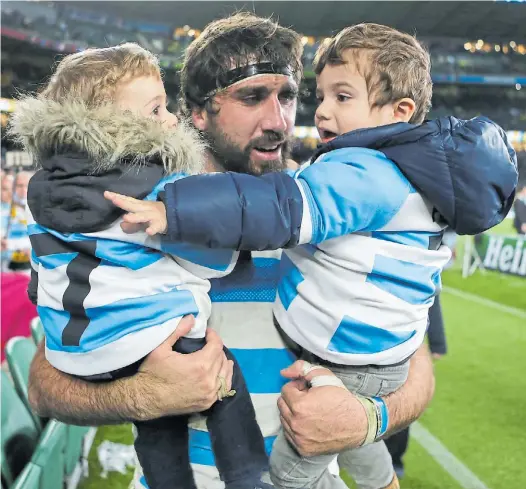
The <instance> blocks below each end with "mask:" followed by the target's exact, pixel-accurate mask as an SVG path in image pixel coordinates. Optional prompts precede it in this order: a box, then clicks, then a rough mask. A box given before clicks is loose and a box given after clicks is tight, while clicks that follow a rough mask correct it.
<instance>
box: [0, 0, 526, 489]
mask: <svg viewBox="0 0 526 489" xmlns="http://www.w3.org/2000/svg"><path fill="white" fill-rule="evenodd" d="M242 9H245V10H251V11H254V12H255V13H257V14H258V15H261V16H269V15H273V16H274V17H275V18H276V19H278V20H279V22H280V23H281V24H282V25H286V26H290V27H292V28H294V29H295V30H296V31H298V32H299V33H301V34H302V36H303V37H302V41H303V44H304V46H305V52H304V59H303V61H304V69H305V80H304V82H303V87H302V91H301V93H302V95H301V98H300V101H299V104H298V115H297V120H296V129H295V137H296V140H295V143H294V152H293V158H294V159H295V160H296V161H297V162H299V163H301V162H304V161H307V160H308V159H309V157H310V155H311V154H312V152H313V150H314V149H315V148H316V145H317V144H318V137H317V132H316V130H315V128H314V127H313V120H314V112H315V108H316V101H315V97H314V93H315V77H314V73H313V71H312V66H311V63H312V60H313V57H314V53H315V52H316V49H317V47H318V45H319V43H320V42H321V41H322V40H323V39H324V38H325V37H327V36H330V35H331V34H333V33H335V32H337V31H338V30H340V29H341V28H343V27H345V26H348V25H350V24H353V23H359V22H377V23H381V24H387V25H390V26H392V27H395V28H397V29H400V30H403V31H406V32H410V33H415V34H416V35H417V36H418V38H419V39H420V40H421V41H423V43H424V44H425V45H426V46H427V47H428V49H429V51H430V54H431V59H432V78H433V82H434V95H433V108H432V111H431V113H430V115H429V118H435V117H439V116H443V115H454V116H456V117H459V118H470V117H474V116H477V115H485V116H487V117H489V118H490V119H492V120H494V121H496V122H497V123H498V124H500V125H501V126H502V127H503V128H504V130H505V131H506V132H507V135H508V138H509V140H510V141H511V142H512V144H513V146H514V147H515V149H516V151H517V153H518V157H519V173H520V183H519V190H521V189H523V188H525V187H526V3H524V2H515V1H509V2H507V1H503V2H498V1H497V2H495V1H478V2H471V1H465V2H456V1H450V2H434V1H433V2H431V1H427V2H424V1H411V2H395V1H389V2H375V1H368V2H333V1H325V2H317V1H313V2H301V3H299V2H290V1H280V2H273V1H268V2H258V1H254V2H223V1H214V2H210V1H166V2H140V1H137V2H129V1H127V2H122V1H121V2H111V1H105V2H82V1H78V2H77V1H75V2H74V1H63V2H45V1H38V2H37V1H3V2H2V4H1V41H2V46H1V98H0V110H1V126H2V138H1V152H2V153H1V154H2V360H3V359H4V353H7V356H8V357H9V356H10V355H9V353H10V351H11V357H16V358H14V359H11V363H10V365H9V366H10V368H11V371H10V376H11V380H14V381H15V384H14V385H15V387H16V386H17V385H18V392H17V394H16V396H18V398H19V400H21V402H22V407H21V408H20V409H26V408H27V390H26V391H25V392H24V388H23V381H24V378H26V379H27V365H28V364H29V361H30V359H31V355H32V352H33V349H32V348H33V347H29V346H27V345H25V346H24V347H23V348H22V350H24V348H25V349H26V350H24V353H23V354H18V353H13V351H14V350H15V348H14V347H12V348H11V350H10V349H9V347H8V349H7V350H6V351H4V347H5V345H6V343H8V340H10V339H11V338H13V337H15V338H16V337H20V336H23V337H27V336H30V334H31V331H30V322H31V319H32V318H34V317H35V316H36V312H35V310H34V308H33V306H32V305H31V304H29V303H28V302H27V299H26V295H25V288H26V286H27V280H28V275H27V274H28V268H29V253H30V250H29V245H28V240H27V232H26V231H25V224H26V223H25V214H24V205H25V194H26V192H27V181H28V179H29V178H30V176H31V173H30V171H27V170H28V169H29V168H28V167H29V165H30V164H31V162H30V161H29V160H28V158H27V155H25V154H24V153H22V152H20V151H19V150H18V148H16V147H14V146H13V144H12V143H11V142H10V141H9V140H8V139H7V138H6V137H5V135H4V133H5V127H6V124H7V123H8V121H9V117H10V115H11V114H12V113H13V112H14V111H16V97H17V96H18V95H19V94H20V93H26V92H33V91H36V90H38V89H39V88H40V86H41V85H42V84H43V83H45V82H46V80H47V78H48V77H49V75H50V73H51V69H52V67H53V66H54V65H55V64H56V62H57V61H58V60H60V58H61V56H64V55H65V54H69V53H73V52H76V51H82V50H84V49H86V48H88V47H105V46H110V45H115V44H118V43H121V42H124V41H134V42H137V43H139V44H141V45H142V46H144V47H145V48H147V49H149V50H150V51H152V52H154V53H156V54H157V55H158V56H159V59H160V61H161V66H162V67H163V69H164V72H165V84H166V89H167V93H168V96H169V97H170V99H171V102H172V103H173V104H176V103H177V95H178V90H179V74H178V71H179V68H180V66H181V59H182V56H183V54H184V51H185V49H186V47H187V46H188V45H189V44H190V43H191V42H192V41H193V40H194V39H195V38H197V37H198V36H199V34H200V32H201V30H202V29H203V28H204V26H205V25H206V24H207V23H208V22H210V21H211V20H213V19H215V18H218V17H222V16H225V15H228V14H230V13H233V12H235V11H237V10H242ZM521 205H524V206H525V208H526V195H525V191H524V190H522V192H519V193H518V199H517V202H516V205H515V207H514V210H512V211H511V212H510V215H509V216H508V218H507V219H506V220H505V221H504V222H503V223H502V224H501V225H499V226H498V227H497V228H495V229H493V230H491V231H490V232H488V233H485V234H484V235H481V236H478V237H476V238H475V239H471V238H469V239H468V238H465V237H458V236H455V235H448V236H447V237H446V239H447V244H448V246H450V247H451V248H452V250H453V259H452V262H451V263H450V267H449V269H448V270H447V271H446V272H445V273H444V275H443V283H444V291H443V293H442V294H441V304H442V308H443V310H442V311H440V319H439V320H438V321H439V322H440V324H442V325H445V332H446V336H445V338H446V342H444V341H442V343H443V344H442V346H440V347H439V348H438V349H437V350H436V351H435V358H436V359H437V362H436V375H437V392H436V396H435V399H434V401H433V403H432V405H431V407H430V408H429V409H428V411H427V412H426V414H425V415H424V417H423V418H422V419H421V420H420V421H419V422H418V424H417V425H416V426H414V427H413V428H414V429H412V430H411V434H412V437H411V442H410V444H409V449H408V451H407V454H405V455H404V456H403V457H402V458H401V460H400V465H402V462H403V467H402V470H403V472H404V473H403V476H404V477H403V479H402V487H403V488H407V489H439V488H440V489H523V488H526V469H525V468H524V464H525V462H526V424H525V422H524V408H523V406H524V403H525V401H526V381H525V378H526V377H525V375H524V372H525V371H526V368H525V367H526V361H525V360H524V358H525V356H524V354H525V352H526V246H524V248H523V245H524V234H525V233H526V222H524V220H521V219H523V218H522V217H521V216H522V215H523V214H521V212H522V211H518V212H516V211H517V209H519V208H520V206H521ZM510 248H511V251H510ZM510 257H513V259H511V258H510ZM33 333H34V336H35V337H36V338H37V339H38V332H35V331H33ZM446 345H447V346H446ZM33 346H34V345H33ZM432 349H433V346H432ZM446 353H447V354H446ZM17 355H19V356H17ZM442 357H443V358H442ZM8 360H9V358H8ZM17 368H18V369H21V373H20V374H19V381H18V384H17V381H16V378H17V374H16V373H15V372H14V371H15V370H16V369H17ZM24 369H25V370H24ZM4 370H8V369H6V367H5V365H4ZM2 380H4V377H2ZM11 380H9V382H11ZM6 382H7V381H6ZM20 383H21V384H22V387H20V385H21V384H20ZM6 385H7V384H6V383H5V382H2V411H3V413H2V431H3V435H5V434H6V433H8V434H9V433H10V432H11V431H12V430H11V428H12V426H13V423H15V422H14V421H13V419H12V417H11V418H9V419H10V421H9V420H8V418H7V417H6V418H4V412H6V411H5V410H4V408H6V405H5V403H7V402H11V403H14V404H12V405H15V404H16V402H17V401H16V399H15V400H11V401H8V400H5V399H4V398H6V399H7V397H6V396H8V394H7V388H4V387H5V386H6ZM24 403H25V407H24ZM6 409H7V408H6ZM16 412H17V416H21V414H20V413H21V412H22V411H21V410H18V411H16ZM26 414H27V413H26ZM6 416H7V415H6ZM28 420H29V421H27V423H28V424H27V426H26V428H27V430H29V431H27V430H26V431H27V432H26V434H25V435H24V436H25V438H23V440H25V441H24V443H26V445H24V443H22V442H21V441H20V440H21V439H22V438H20V437H18V438H17V436H18V435H17V436H14V435H13V436H14V438H13V437H11V438H9V437H8V438H5V436H3V438H4V441H2V452H1V453H2V487H9V486H10V485H11V484H12V481H13V480H14V479H16V476H17V474H19V473H20V472H21V471H22V469H23V467H24V464H25V463H26V462H27V460H29V459H30V458H31V457H33V459H32V460H33V462H34V463H36V462H35V453H37V452H38V447H39V446H41V445H39V444H41V443H42V439H43V437H45V436H47V435H46V433H47V432H46V431H45V430H46V426H47V421H46V420H40V419H38V418H37V417H36V416H35V415H34V414H32V413H29V414H28ZM31 426H32V428H31ZM64 430H65V431H64V433H65V435H64V436H65V440H66V441H64V443H63V445H61V446H62V448H60V449H56V450H57V454H58V455H57V457H58V458H57V459H56V460H55V462H56V463H53V464H52V465H53V468H52V469H50V467H48V468H47V469H46V470H52V471H53V473H52V474H51V475H50V476H49V477H55V479H46V480H47V481H48V482H45V483H44V482H42V480H44V479H39V482H36V483H35V484H36V485H30V482H22V483H20V482H19V483H18V484H19V487H18V489H19V488H20V487H26V488H33V487H41V488H42V489H55V488H58V487H62V485H63V484H67V485H68V487H76V486H77V485H79V487H81V488H82V489H87V488H106V487H108V488H110V487H111V488H117V489H120V488H122V489H124V488H125V487H126V486H127V484H128V483H129V480H130V478H131V471H132V468H131V466H130V464H131V463H132V462H130V452H129V445H130V444H131V443H132V435H131V431H130V427H129V426H123V427H104V428H100V429H99V430H98V431H97V432H95V431H94V430H84V429H83V430H78V429H75V428H74V427H68V426H65V428H64ZM17 433H18V432H17ZM27 433H30V434H29V435H28V434H27ZM95 433H96V436H95ZM15 434H16V433H15ZM86 434H87V436H86ZM94 437H95V438H94ZM13 439H14V440H15V442H13V441H12V440H13ZM6 440H7V441H6ZM9 440H11V445H9V446H8V445H7V442H8V441H9ZM28 440H29V441H28ZM35 446H36V447H37V450H36V451H35ZM6 447H7V448H6ZM21 447H22V448H21ZM101 447H102V448H101ZM60 454H62V455H60ZM37 455H38V453H37ZM60 457H62V458H60ZM37 458H38V457H37ZM59 459H60V460H59ZM57 460H59V461H57ZM68 464H69V465H68ZM44 465H46V464H44ZM43 469H44V467H43ZM6 474H8V475H6ZM50 480H59V481H60V482H58V485H56V484H57V483H56V482H53V483H51V482H49V481H50ZM42 484H43V485H42ZM352 484H353V483H352V481H349V485H350V487H353V486H352Z"/></svg>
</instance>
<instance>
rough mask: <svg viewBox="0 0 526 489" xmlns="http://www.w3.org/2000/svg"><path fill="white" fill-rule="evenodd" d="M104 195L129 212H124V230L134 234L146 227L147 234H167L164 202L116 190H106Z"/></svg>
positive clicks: (122, 226)
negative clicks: (132, 195) (142, 198)
mask: <svg viewBox="0 0 526 489" xmlns="http://www.w3.org/2000/svg"><path fill="white" fill-rule="evenodd" d="M104 197H105V198H106V199H108V200H111V201H112V202H113V203H114V204H115V205H116V206H117V207H120V208H121V209H123V210H125V211H127V212H128V214H124V216H123V218H122V219H123V221H124V222H123V223H121V228H122V230H123V231H124V232H125V233H127V234H133V233H136V232H138V231H141V230H142V229H144V228H145V227H146V234H148V235H149V236H154V235H156V234H166V228H167V227H168V223H167V221H166V208H165V207H164V204H163V203H162V202H153V201H150V200H138V199H134V198H133V197H127V196H126V195H121V194H116V193H115V192H108V191H106V192H104Z"/></svg>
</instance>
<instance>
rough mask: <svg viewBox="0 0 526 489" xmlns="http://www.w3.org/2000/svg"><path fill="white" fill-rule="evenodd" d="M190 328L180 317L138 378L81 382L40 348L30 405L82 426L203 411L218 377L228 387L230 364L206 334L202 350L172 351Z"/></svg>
mask: <svg viewBox="0 0 526 489" xmlns="http://www.w3.org/2000/svg"><path fill="white" fill-rule="evenodd" d="M193 325H194V320H193V318H191V317H185V318H183V319H182V320H181V322H180V323H179V325H178V327H177V329H176V331H175V332H174V333H173V334H172V335H171V336H170V337H169V338H168V339H167V340H166V341H165V342H164V343H163V344H161V345H160V346H159V347H157V348H156V349H155V350H153V351H152V352H151V353H150V355H148V357H147V358H146V359H145V360H144V362H143V363H142V365H141V367H140V370H139V372H138V373H137V374H135V375H133V376H131V377H124V378H122V379H117V380H114V381H112V382H100V383H94V382H86V381H85V380H82V379H79V378H77V377H72V376H71V375H68V374H66V373H64V372H60V371H59V370H56V369H55V368H53V367H52V366H51V365H50V364H49V362H48V361H47V360H46V358H45V355H44V345H43V344H42V343H41V344H40V345H39V346H38V350H37V353H36V355H35V356H34V358H33V362H32V364H31V372H30V374H29V386H28V391H29V402H30V403H31V406H32V408H33V409H34V410H35V411H36V412H37V413H38V414H39V415H40V416H43V417H48V418H49V417H53V418H56V419H58V420H59V421H63V422H64V423H69V424H79V425H83V426H100V425H103V424H110V423H124V422H135V421H146V420H149V419H155V418H158V417H161V416H171V415H178V414H189V413H193V412H198V411H204V410H205V409H208V408H209V407H210V406H211V405H212V404H213V403H214V402H215V401H217V399H218V391H219V388H220V387H221V382H220V381H219V378H218V377H219V375H221V376H222V377H224V378H225V381H226V382H225V383H226V388H227V389H230V388H231V382H232V373H233V363H232V362H231V361H227V360H226V357H225V354H224V352H223V343H222V342H221V338H219V336H218V335H217V334H216V333H215V332H214V331H212V330H210V329H209V330H208V331H207V335H206V339H207V344H206V345H205V346H204V348H203V349H201V350H199V351H197V352H195V353H190V354H188V355H183V354H180V353H177V352H174V351H172V345H173V344H174V343H175V342H176V341H177V339H178V338H180V337H181V336H184V335H186V334H187V333H188V332H189V331H190V329H191V328H192V326H193Z"/></svg>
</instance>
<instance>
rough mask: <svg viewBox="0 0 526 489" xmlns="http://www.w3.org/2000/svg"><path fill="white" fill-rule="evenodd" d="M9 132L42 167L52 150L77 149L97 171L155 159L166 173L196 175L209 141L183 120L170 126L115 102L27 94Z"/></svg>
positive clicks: (51, 154)
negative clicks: (92, 104) (59, 99)
mask: <svg viewBox="0 0 526 489" xmlns="http://www.w3.org/2000/svg"><path fill="white" fill-rule="evenodd" d="M9 133H10V135H11V136H12V137H13V138H14V139H15V140H16V141H17V142H18V143H20V144H22V145H23V146H24V148H25V150H26V151H28V152H29V153H30V155H31V156H32V158H33V160H34V162H35V164H37V165H38V166H42V167H45V164H46V160H47V159H48V158H49V157H51V156H53V155H56V154H61V153H64V152H70V153H71V152H78V153H83V154H85V155H86V156H88V157H89V160H87V161H86V163H87V164H89V165H90V167H91V170H90V173H92V174H97V173H104V172H105V171H108V170H111V169H112V168H113V167H115V166H116V165H122V164H126V165H127V166H131V167H133V166H137V165H141V164H143V163H145V162H146V161H149V160H152V159H154V158H155V159H157V160H158V161H161V162H162V164H163V166H164V170H165V172H166V173H167V174H170V173H187V174H196V173H201V171H202V169H203V162H204V157H203V152H204V148H205V145H204V143H203V141H202V140H201V139H200V138H199V136H198V133H197V131H196V130H195V129H193V128H191V127H189V126H188V125H186V124H184V123H180V124H179V125H178V126H177V127H176V128H175V129H174V128H167V127H164V126H162V125H161V124H160V123H158V122H156V121H153V120H150V119H147V118H145V117H136V116H134V115H133V114H132V113H131V112H123V111H118V110H116V108H115V106H112V105H106V106H102V107H97V108H89V107H87V106H86V105H85V104H84V103H83V102H80V101H76V100H69V101H66V102H64V103H59V102H54V101H51V100H46V99H41V98H37V97H27V98H24V99H21V100H19V101H18V102H17V110H16V111H15V112H14V114H13V116H12V118H11V121H10V129H9Z"/></svg>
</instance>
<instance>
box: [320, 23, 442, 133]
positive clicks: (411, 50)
mask: <svg viewBox="0 0 526 489" xmlns="http://www.w3.org/2000/svg"><path fill="white" fill-rule="evenodd" d="M346 52H350V54H351V56H353V57H354V58H355V63H356V68H357V69H358V71H359V72H360V73H361V74H362V75H363V76H364V78H365V81H366V83H367V91H368V93H369V101H370V103H371V106H372V107H383V106H385V105H387V104H389V103H393V102H396V101H397V100H400V99H402V98H405V97H408V98H410V99H412V100H413V101H414V102H415V104H416V108H415V112H414V114H413V116H412V117H411V119H410V121H409V122H411V123H414V124H420V123H422V122H423V121H424V119H425V117H426V114H427V113H428V112H429V109H430V108H431V95H432V91H433V83H432V81H431V60H430V58H429V53H428V52H427V51H426V49H425V48H424V47H423V46H422V45H421V44H420V43H419V42H418V41H417V40H416V38H415V37H413V36H411V35H409V34H406V33H404V32H400V31H397V30H396V29H393V28H391V27H387V26H384V25H379V24H369V23H365V24H357V25H353V26H350V27H346V28H345V29H343V30H342V31H340V32H339V33H338V34H337V35H336V36H334V37H331V38H328V39H326V40H325V41H324V42H323V43H322V44H321V46H320V47H319V48H318V51H317V52H316V56H315V58H314V62H313V66H314V71H315V73H316V74H317V75H319V74H320V73H321V72H322V71H323V69H324V68H325V66H326V65H339V64H343V63H345V60H344V58H343V56H344V54H345V53H346Z"/></svg>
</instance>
